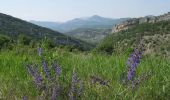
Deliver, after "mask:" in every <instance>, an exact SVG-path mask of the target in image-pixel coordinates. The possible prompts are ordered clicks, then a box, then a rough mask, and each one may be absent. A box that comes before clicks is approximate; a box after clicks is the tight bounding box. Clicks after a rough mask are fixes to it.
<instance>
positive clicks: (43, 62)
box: [42, 60, 50, 79]
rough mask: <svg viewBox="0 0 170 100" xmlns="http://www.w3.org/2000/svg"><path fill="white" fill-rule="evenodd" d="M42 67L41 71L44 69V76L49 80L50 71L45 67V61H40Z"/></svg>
mask: <svg viewBox="0 0 170 100" xmlns="http://www.w3.org/2000/svg"><path fill="white" fill-rule="evenodd" d="M42 65H43V69H44V72H45V75H46V78H47V79H49V78H50V77H49V75H50V71H49V69H48V66H47V63H46V61H45V60H43V61H42Z"/></svg>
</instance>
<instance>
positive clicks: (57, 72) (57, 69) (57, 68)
mask: <svg viewBox="0 0 170 100" xmlns="http://www.w3.org/2000/svg"><path fill="white" fill-rule="evenodd" d="M53 68H54V69H55V72H56V74H57V75H58V76H60V75H61V72H62V69H61V67H60V66H59V65H58V64H57V63H54V64H53Z"/></svg>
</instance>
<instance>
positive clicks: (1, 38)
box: [0, 35, 10, 48]
mask: <svg viewBox="0 0 170 100" xmlns="http://www.w3.org/2000/svg"><path fill="white" fill-rule="evenodd" d="M9 42H10V38H9V37H7V36H5V35H0V48H2V47H3V46H4V45H7V44H8V43H9Z"/></svg>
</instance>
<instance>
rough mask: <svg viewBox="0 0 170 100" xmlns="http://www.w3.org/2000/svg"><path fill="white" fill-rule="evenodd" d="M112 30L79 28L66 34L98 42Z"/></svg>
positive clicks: (89, 41) (93, 42) (90, 41)
mask: <svg viewBox="0 0 170 100" xmlns="http://www.w3.org/2000/svg"><path fill="white" fill-rule="evenodd" d="M111 31H112V30H111V29H110V28H79V29H75V30H72V31H70V32H67V33H65V34H68V35H70V36H72V37H75V38H78V39H80V40H83V41H86V42H88V43H92V44H98V43H100V41H101V40H102V39H103V38H104V37H105V36H107V35H109V34H110V33H111Z"/></svg>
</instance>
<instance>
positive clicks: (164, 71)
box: [0, 47, 170, 100]
mask: <svg viewBox="0 0 170 100" xmlns="http://www.w3.org/2000/svg"><path fill="white" fill-rule="evenodd" d="M129 55H130V53H126V54H123V53H122V54H114V53H113V54H112V55H107V54H99V53H91V52H68V51H67V50H64V49H59V48H55V49H45V48H43V49H42V54H41V56H39V55H38V53H37V48H31V49H30V48H29V47H24V48H19V47H18V48H15V49H13V50H6V49H4V50H1V52H0V99H1V100H22V99H23V100H37V99H40V97H41V96H42V97H43V95H44V92H41V93H40V92H38V91H37V88H36V86H35V83H34V82H33V78H32V76H31V75H30V74H29V73H28V70H27V65H29V64H32V65H35V66H36V67H37V70H38V71H39V73H40V74H41V75H42V77H43V79H44V78H45V74H44V72H43V68H42V59H44V60H45V61H46V62H47V65H48V68H49V69H50V70H51V68H52V66H51V65H52V63H53V62H54V61H55V62H57V63H58V65H59V66H60V68H61V70H62V71H61V75H60V76H59V77H58V79H57V83H59V86H60V90H59V96H58V97H57V98H58V99H59V100H67V99H69V93H68V91H69V89H70V88H71V83H72V75H73V71H75V72H76V74H77V78H78V79H79V80H81V82H82V85H83V86H82V89H81V94H80V95H79V96H77V97H76V99H78V100H122V99H123V100H168V99H169V98H170V75H169V73H170V61H169V59H168V58H164V57H158V56H157V57H155V56H149V55H144V56H143V57H142V59H141V62H140V64H139V66H138V68H137V70H136V71H137V72H136V75H135V77H140V75H143V74H146V73H148V72H149V73H150V75H149V76H148V78H147V79H144V80H142V81H141V82H140V83H139V84H137V86H135V87H134V88H131V87H129V84H124V82H123V81H122V76H123V75H125V76H126V71H127V60H128V57H129ZM53 74H55V73H54V72H52V73H51V75H53ZM95 78H96V81H95V82H94V80H95ZM49 84H50V83H49ZM78 88H80V86H78Z"/></svg>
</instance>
